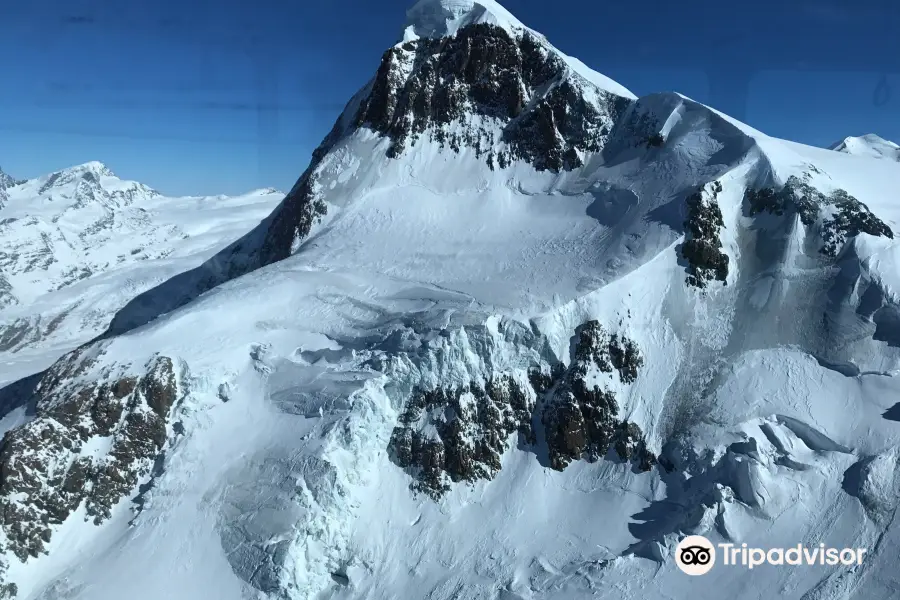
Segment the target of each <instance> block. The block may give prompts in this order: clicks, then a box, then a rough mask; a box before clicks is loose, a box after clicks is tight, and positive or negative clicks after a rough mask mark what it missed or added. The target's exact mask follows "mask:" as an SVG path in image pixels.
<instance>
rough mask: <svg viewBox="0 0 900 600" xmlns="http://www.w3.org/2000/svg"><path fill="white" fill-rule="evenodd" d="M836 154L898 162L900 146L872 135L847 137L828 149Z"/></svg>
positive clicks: (899, 159)
mask: <svg viewBox="0 0 900 600" xmlns="http://www.w3.org/2000/svg"><path fill="white" fill-rule="evenodd" d="M830 149H831V150H835V151H837V152H845V153H847V154H853V155H855V156H868V157H872V158H886V159H888V160H894V161H900V146H898V145H897V144H895V143H894V142H891V141H888V140H886V139H884V138H882V137H879V136H877V135H875V134H874V133H868V134H866V135H861V136H859V137H847V138H844V139H843V140H841V141H840V142H837V143H835V144H833V145H832V146H831V148H830Z"/></svg>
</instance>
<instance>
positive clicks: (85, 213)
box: [0, 162, 283, 384]
mask: <svg viewBox="0 0 900 600" xmlns="http://www.w3.org/2000/svg"><path fill="white" fill-rule="evenodd" d="M0 189H2V190H3V192H2V193H3V196H2V198H3V201H2V202H0V364H5V365H6V368H5V369H4V370H3V373H0V384H3V383H5V382H9V381H12V380H14V379H17V378H18V377H20V376H21V375H22V374H30V373H34V372H35V371H41V370H43V369H45V368H46V367H48V366H49V365H50V363H52V362H53V361H54V360H55V359H56V358H58V357H59V356H60V355H61V354H63V353H65V352H67V351H69V350H72V349H74V348H75V347H77V346H78V345H80V344H82V343H84V342H86V341H88V340H90V339H91V338H93V337H95V336H96V335H98V334H100V333H102V332H103V331H104V330H105V329H106V327H107V326H108V325H109V322H110V320H111V319H112V317H113V315H115V314H116V312H117V311H118V310H119V309H121V308H122V307H123V306H124V305H125V304H126V303H127V302H128V301H130V300H131V299H132V298H134V297H135V296H137V295H138V294H140V293H141V292H143V291H145V290H147V289H149V288H152V287H154V286H156V285H158V284H159V283H162V282H164V281H167V280H169V279H171V278H172V277H173V276H174V275H176V274H178V273H181V272H182V271H186V270H189V269H191V268H193V267H196V266H197V265H198V264H201V263H202V262H203V261H204V260H206V259H208V258H209V257H211V256H213V255H214V254H215V253H216V252H218V251H220V250H221V249H222V248H223V247H225V246H227V245H228V244H229V243H230V242H232V241H233V240H234V239H236V238H238V237H240V236H241V235H243V234H244V233H246V232H247V231H248V230H250V229H252V228H253V227H254V226H255V225H257V224H258V223H259V221H260V220H261V219H263V218H264V217H265V216H266V214H268V213H269V212H271V210H272V209H273V208H274V207H275V206H276V205H277V203H278V201H279V200H280V199H281V198H283V195H282V194H279V193H278V192H276V191H275V190H258V191H255V192H251V193H249V194H246V195H243V196H238V197H225V196H213V197H185V198H169V197H165V196H163V195H161V194H160V193H158V192H156V191H155V190H153V189H151V188H149V187H147V186H146V185H143V184H141V183H137V182H134V181H124V180H121V179H119V178H118V177H116V176H115V175H114V174H113V173H112V172H111V171H110V170H109V169H108V168H107V167H106V166H105V165H103V164H102V163H99V162H89V163H85V164H83V165H78V166H75V167H71V168H68V169H63V170H62V171H57V172H55V173H52V174H50V175H47V176H44V177H39V178H37V179H32V180H27V181H20V180H15V179H13V178H12V177H10V176H8V175H3V176H0Z"/></svg>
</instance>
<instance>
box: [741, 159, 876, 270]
mask: <svg viewBox="0 0 900 600" xmlns="http://www.w3.org/2000/svg"><path fill="white" fill-rule="evenodd" d="M745 199H746V201H747V204H748V206H749V213H750V215H757V214H760V213H763V212H766V213H771V214H774V215H777V216H785V215H788V216H796V217H799V219H800V222H802V223H803V225H805V226H806V227H807V228H809V229H810V230H811V231H813V232H817V233H818V234H819V235H820V237H821V246H820V248H819V252H820V253H822V254H824V255H825V256H827V257H829V258H835V257H836V256H837V255H838V254H839V253H840V252H841V250H843V248H844V246H845V245H846V243H847V241H848V240H850V239H851V238H854V237H856V236H857V235H859V234H860V233H867V234H869V235H874V236H880V237H887V238H891V239H893V237H894V232H893V231H891V228H890V227H888V226H887V225H886V224H885V223H884V222H883V221H882V220H881V219H879V218H878V217H877V216H875V214H873V213H872V211H870V210H869V207H868V206H866V205H865V204H863V203H862V202H860V201H859V200H857V199H856V198H854V197H853V196H851V195H850V194H848V193H847V192H846V191H845V190H842V189H840V188H838V189H835V190H834V191H832V192H831V193H830V194H825V193H823V192H820V191H819V190H817V189H816V188H814V187H813V186H812V185H810V183H809V175H808V174H807V175H805V176H804V177H803V178H800V177H797V176H794V175H792V176H791V177H789V178H788V180H787V181H786V182H785V184H784V186H782V187H781V189H776V188H774V187H763V188H759V189H748V190H747V192H746V194H745Z"/></svg>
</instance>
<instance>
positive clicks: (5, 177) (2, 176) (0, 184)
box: [0, 168, 18, 190]
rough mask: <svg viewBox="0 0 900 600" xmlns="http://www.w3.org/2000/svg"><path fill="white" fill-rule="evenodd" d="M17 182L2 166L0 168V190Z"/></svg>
mask: <svg viewBox="0 0 900 600" xmlns="http://www.w3.org/2000/svg"><path fill="white" fill-rule="evenodd" d="M17 183H18V182H17V181H16V180H15V179H14V178H12V177H11V176H10V175H9V174H7V173H6V172H5V171H4V170H3V169H2V168H0V190H4V189H6V188H9V187H12V186H14V185H16V184H17Z"/></svg>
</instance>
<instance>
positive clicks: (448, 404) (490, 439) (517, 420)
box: [389, 375, 534, 499]
mask: <svg viewBox="0 0 900 600" xmlns="http://www.w3.org/2000/svg"><path fill="white" fill-rule="evenodd" d="M533 411H534V397H533V396H532V395H530V394H528V393H527V392H526V390H525V389H523V388H522V387H521V386H520V385H519V384H518V383H517V382H516V380H515V379H513V378H512V377H510V376H508V375H500V376H498V377H496V378H494V379H492V380H490V381H488V382H487V384H486V385H485V386H484V388H482V387H479V386H475V385H472V386H467V387H463V388H456V389H446V390H445V389H441V388H437V389H435V390H422V389H416V390H415V391H414V392H413V395H412V396H411V397H410V399H409V401H408V402H407V405H406V408H405V410H404V412H403V413H402V414H401V415H400V419H399V421H400V423H399V425H398V426H397V427H396V428H394V431H393V434H392V435H391V441H390V445H389V450H390V452H391V458H392V460H393V461H394V462H395V463H396V464H397V465H398V466H400V467H403V468H404V469H407V470H409V471H410V473H411V474H413V476H414V477H415V482H414V483H413V488H414V489H415V490H416V491H420V492H423V493H425V494H428V495H429V496H431V497H432V498H435V499H437V498H439V497H440V496H441V495H442V494H443V493H445V492H447V491H448V490H449V489H450V483H451V482H460V481H466V482H474V481H477V480H479V479H493V477H494V476H495V475H496V474H497V472H498V471H499V470H500V457H501V456H502V454H503V452H504V451H505V450H506V448H507V444H508V439H509V437H510V436H511V435H512V434H513V433H515V432H519V433H521V434H522V437H523V439H525V440H526V441H528V442H529V443H533V442H534V432H533V430H532V426H531V419H532V413H533Z"/></svg>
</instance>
